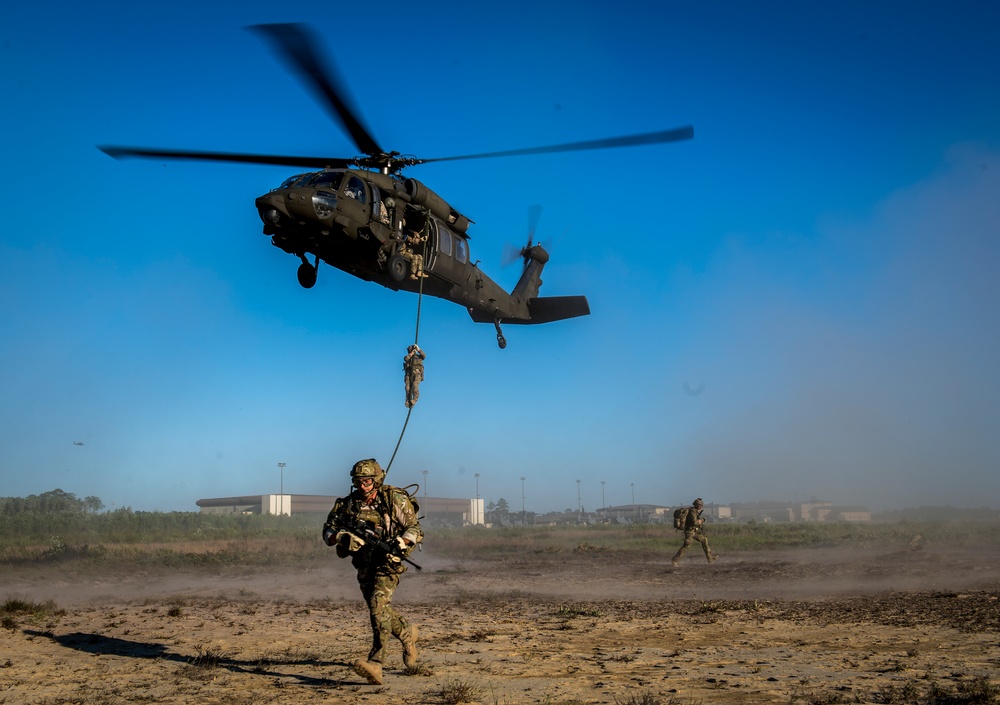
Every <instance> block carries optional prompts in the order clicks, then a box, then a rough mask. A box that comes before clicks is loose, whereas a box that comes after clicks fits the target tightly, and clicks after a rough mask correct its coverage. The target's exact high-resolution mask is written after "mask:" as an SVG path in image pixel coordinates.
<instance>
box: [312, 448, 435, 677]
mask: <svg viewBox="0 0 1000 705" xmlns="http://www.w3.org/2000/svg"><path fill="white" fill-rule="evenodd" d="M384 480H385V471H384V470H383V469H382V468H381V466H380V465H379V464H378V463H377V462H376V461H375V459H374V458H368V459H367V460H359V461H358V462H357V463H355V464H354V467H353V468H352V469H351V484H352V486H353V490H352V492H351V493H350V494H349V495H348V496H347V497H341V498H339V499H338V500H337V501H336V502H335V503H334V505H333V509H332V510H330V515H329V516H328V517H327V520H326V523H325V524H324V525H323V540H324V542H326V544H327V545H328V546H336V548H337V555H338V556H339V557H341V558H346V557H347V556H350V557H351V564H352V565H353V566H354V568H355V569H356V570H357V571H358V584H359V585H360V586H361V594H362V596H363V597H364V599H365V602H366V603H367V605H368V612H369V615H370V617H371V627H372V648H371V651H369V652H368V658H367V659H365V660H361V659H359V660H357V661H355V662H354V670H355V672H356V673H358V674H359V675H361V676H363V677H364V678H365V679H367V680H368V682H369V683H373V684H380V683H382V657H383V651H384V649H385V647H386V645H387V642H388V641H389V640H390V639H389V638H390V637H396V638H397V639H399V641H400V642H401V643H402V645H403V663H404V665H406V666H407V667H409V668H412V667H413V666H415V665H416V663H417V627H416V626H415V625H412V624H410V623H409V622H408V621H407V620H406V619H405V618H404V617H403V616H402V615H400V614H399V613H398V612H396V610H395V609H394V608H393V606H392V594H393V592H395V590H396V587H397V586H398V585H399V576H400V575H402V574H403V573H404V572H406V566H405V565H403V562H404V561H406V562H408V563H410V564H411V565H416V564H415V563H412V561H409V559H408V556H409V555H410V553H411V552H412V551H413V549H414V547H415V546H416V545H417V544H419V543H420V542H421V541H422V540H423V537H424V534H423V531H422V530H421V528H420V523H419V521H418V519H417V512H418V511H419V508H418V505H417V502H416V500H414V499H413V498H412V497H410V495H409V494H408V493H407V491H406V490H405V489H400V488H398V487H391V486H389V485H386V484H383V482H384ZM417 567H418V568H419V566H417Z"/></svg>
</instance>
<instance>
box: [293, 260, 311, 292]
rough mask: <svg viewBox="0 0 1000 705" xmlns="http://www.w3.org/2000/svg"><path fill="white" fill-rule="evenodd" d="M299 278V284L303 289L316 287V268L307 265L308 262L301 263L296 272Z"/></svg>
mask: <svg viewBox="0 0 1000 705" xmlns="http://www.w3.org/2000/svg"><path fill="white" fill-rule="evenodd" d="M296 274H297V275H298V278H299V284H301V285H302V288H304V289H312V288H313V286H315V285H316V268H315V267H314V266H312V265H311V264H309V263H308V262H303V263H302V264H300V265H299V271H298V272H296Z"/></svg>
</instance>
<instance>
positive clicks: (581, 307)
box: [469, 296, 590, 325]
mask: <svg viewBox="0 0 1000 705" xmlns="http://www.w3.org/2000/svg"><path fill="white" fill-rule="evenodd" d="M528 312H529V313H530V315H531V318H503V319H501V320H502V322H503V323H504V324H505V325H517V324H523V325H531V324H533V323H551V322H552V321H561V320H564V319H566V318H576V317H577V316H589V315H590V304H589V303H588V302H587V297H586V296H539V297H537V298H534V299H529V300H528ZM469 315H470V316H472V320H474V321H475V322H476V323H493V317H492V316H490V315H489V314H488V313H486V312H484V311H479V310H476V309H472V308H470V309H469Z"/></svg>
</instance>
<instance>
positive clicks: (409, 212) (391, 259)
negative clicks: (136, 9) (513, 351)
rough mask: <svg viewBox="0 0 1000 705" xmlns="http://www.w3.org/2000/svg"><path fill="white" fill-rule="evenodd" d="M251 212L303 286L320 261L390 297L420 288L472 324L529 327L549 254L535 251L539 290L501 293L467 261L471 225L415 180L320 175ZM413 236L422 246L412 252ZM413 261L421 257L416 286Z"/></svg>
mask: <svg viewBox="0 0 1000 705" xmlns="http://www.w3.org/2000/svg"><path fill="white" fill-rule="evenodd" d="M256 206H257V210H258V213H259V215H260V218H261V221H262V222H263V223H264V233H265V234H266V235H270V236H271V242H272V244H274V245H275V246H276V247H278V248H280V249H282V250H283V251H285V252H287V253H289V254H293V255H295V256H297V257H299V258H300V259H301V260H302V267H300V273H299V281H300V283H302V284H303V286H312V284H313V283H314V282H315V268H316V267H317V266H318V263H319V261H320V260H322V261H324V262H327V263H328V264H330V265H332V266H334V267H336V268H337V269H340V270H342V271H344V272H347V273H348V274H351V275H353V276H356V277H359V278H361V279H364V280H367V281H372V282H375V283H378V284H381V285H382V286H385V287H387V288H389V289H393V290H396V291H399V290H404V291H414V292H415V291H418V290H419V289H420V287H421V284H422V285H423V288H422V290H423V293H425V294H429V295H431V296H435V297H438V298H442V299H446V300H449V301H453V302H455V303H458V304H460V305H462V306H465V307H466V308H468V309H470V313H473V311H474V312H475V313H474V315H473V318H475V319H477V320H479V318H483V320H493V319H496V320H498V321H499V320H505V321H509V322H531V314H530V311H529V308H528V300H529V299H530V298H532V297H533V296H536V295H537V293H538V286H540V285H541V279H540V270H541V266H540V265H543V264H544V260H547V259H548V255H547V253H544V250H542V249H541V248H540V247H535V248H533V249H534V250H537V251H538V252H536V253H535V254H536V256H537V258H538V259H541V260H543V261H542V262H540V263H539V266H537V269H538V275H539V276H537V277H536V278H537V285H535V286H528V287H522V288H521V290H519V289H518V288H515V291H514V293H507V292H506V291H504V290H503V289H502V288H501V287H500V286H499V285H498V284H496V283H495V282H494V281H493V280H492V279H490V277H488V276H487V275H486V274H485V273H483V271H482V270H481V269H480V268H479V267H478V265H477V264H476V263H474V262H472V261H470V249H469V236H468V234H467V232H466V229H467V228H468V226H469V222H470V221H469V219H468V218H467V217H465V216H464V215H462V214H460V213H458V212H457V211H456V210H454V209H453V208H451V207H450V206H449V205H448V204H447V203H446V202H445V201H444V199H442V198H441V197H440V196H438V195H437V194H436V193H434V192H433V191H431V190H430V189H428V188H427V187H426V186H424V185H423V184H421V183H420V182H419V181H416V180H415V179H406V180H400V179H396V178H393V177H392V176H389V175H386V174H382V173H380V172H371V171H365V170H358V169H324V170H322V171H318V172H308V173H304V174H298V175H296V176H293V177H291V178H289V179H286V180H285V181H284V182H283V183H282V184H281V186H279V187H278V188H276V189H273V190H271V191H270V192H269V193H267V194H265V195H263V196H260V197H259V198H258V199H257V200H256ZM414 234H418V235H419V237H421V238H423V239H424V241H423V242H421V243H420V244H418V245H411V244H410V243H411V242H412V240H413V235H414ZM308 255H312V256H313V257H314V260H313V262H312V263H310V261H309V259H308ZM413 255H420V256H421V257H422V258H423V264H422V267H421V270H422V272H423V273H425V274H426V276H425V277H422V279H423V281H422V282H421V277H418V276H415V274H416V269H415V267H414V266H413V265H412V256H413ZM543 255H544V256H543ZM532 261H533V262H535V261H536V260H532ZM303 267H305V269H303ZM310 267H311V268H312V272H310V271H309V269H308V268H310ZM525 273H526V274H527V273H528V272H527V270H526V272H525ZM522 279H523V277H522Z"/></svg>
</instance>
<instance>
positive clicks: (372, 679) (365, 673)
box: [354, 659, 382, 685]
mask: <svg viewBox="0 0 1000 705" xmlns="http://www.w3.org/2000/svg"><path fill="white" fill-rule="evenodd" d="M354 672H355V673H357V674H358V675H359V676H362V677H364V678H366V679H367V680H368V682H369V683H371V684H372V685H382V664H381V663H379V662H378V661H362V660H361V659H358V660H357V661H355V662H354Z"/></svg>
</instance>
